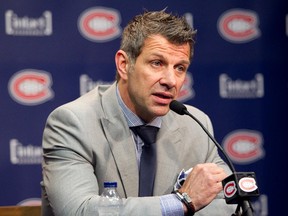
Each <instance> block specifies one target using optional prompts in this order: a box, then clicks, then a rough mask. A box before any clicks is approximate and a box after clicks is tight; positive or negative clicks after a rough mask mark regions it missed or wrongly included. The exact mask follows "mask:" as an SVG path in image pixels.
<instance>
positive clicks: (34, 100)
mask: <svg viewBox="0 0 288 216" xmlns="http://www.w3.org/2000/svg"><path fill="white" fill-rule="evenodd" d="M51 85H52V79H51V78H50V74H48V73H46V72H44V71H39V70H34V69H27V70H22V71H19V72H17V73H16V74H14V75H13V76H12V77H11V79H10V81H9V83H8V90H9V93H10V95H11V97H12V98H13V99H14V100H15V101H16V102H18V103H20V104H23V105H38V104H41V103H44V102H46V101H47V100H50V99H51V98H53V96H54V93H53V91H52V89H51Z"/></svg>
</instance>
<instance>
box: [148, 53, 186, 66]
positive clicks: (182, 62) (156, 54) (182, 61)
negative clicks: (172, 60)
mask: <svg viewBox="0 0 288 216" xmlns="http://www.w3.org/2000/svg"><path fill="white" fill-rule="evenodd" d="M150 56H155V57H158V58H162V59H166V58H165V57H164V56H163V55H162V54H160V53H151V54H150ZM190 63H191V62H190V60H180V61H179V64H187V65H190Z"/></svg>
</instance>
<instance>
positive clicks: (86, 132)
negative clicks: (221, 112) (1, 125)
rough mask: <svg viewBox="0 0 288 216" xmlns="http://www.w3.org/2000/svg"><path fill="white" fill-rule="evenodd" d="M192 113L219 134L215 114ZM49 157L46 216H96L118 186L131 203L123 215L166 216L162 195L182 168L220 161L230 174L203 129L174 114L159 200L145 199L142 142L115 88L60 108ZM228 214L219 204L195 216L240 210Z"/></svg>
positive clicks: (165, 142)
mask: <svg viewBox="0 0 288 216" xmlns="http://www.w3.org/2000/svg"><path fill="white" fill-rule="evenodd" d="M188 109H189V111H190V112H191V113H193V114H194V115H195V116H196V117H197V118H198V119H199V120H200V121H201V122H202V123H203V124H204V125H205V126H206V127H207V128H208V130H209V131H210V132H212V125H211V122H210V120H209V118H208V117H207V115H205V114H204V113H203V112H201V111H200V110H198V109H196V108H194V107H192V106H188ZM43 151H44V152H43V155H44V160H43V182H41V185H42V192H43V194H42V213H43V215H60V216H65V215H69V216H70V215H96V213H95V212H96V211H97V202H98V199H99V194H101V193H102V190H103V182H104V181H117V182H118V191H119V193H120V196H121V197H122V198H125V199H124V214H123V215H133V216H135V215H148V216H149V215H155V216H156V215H161V208H160V199H159V196H161V195H165V194H170V193H171V191H172V189H173V185H174V183H175V181H176V178H177V175H178V174H179V172H180V171H181V170H182V169H186V170H187V169H189V168H190V167H193V166H195V165H196V164H198V163H205V162H213V163H217V164H219V165H220V166H223V167H224V168H225V169H226V170H227V172H229V169H228V167H227V166H226V165H225V163H224V162H223V161H222V159H221V158H220V157H219V156H218V153H217V149H216V148H215V146H214V144H213V143H212V142H210V140H209V138H208V137H207V135H206V134H205V133H204V132H203V131H202V129H201V128H200V127H199V126H198V125H197V124H196V123H195V122H194V121H193V120H191V119H190V118H188V117H185V116H179V115H177V114H176V113H174V112H172V111H170V112H169V113H168V114H167V115H166V116H164V117H163V120H162V126H161V129H160V130H159V134H158V137H157V171H156V179H155V186H154V196H153V197H145V198H143V197H142V198H138V197H137V196H138V166H137V160H136V152H135V143H134V140H133V137H132V134H131V131H130V130H129V127H128V126H127V122H126V120H125V117H124V115H123V113H122V111H121V109H120V107H119V105H118V102H117V98H116V84H115V83H114V84H113V85H112V86H99V87H97V88H95V89H94V90H92V91H90V92H89V93H87V94H86V95H83V96H82V97H80V98H79V99H76V100H75V101H72V102H70V103H67V104H65V105H62V106H60V107H59V108H57V109H55V110H54V111H53V112H52V113H51V114H50V116H49V117H48V119H47V124H46V126H45V130H44V134H43ZM219 203H221V204H219ZM226 207H227V206H226V205H225V201H224V200H223V199H222V198H219V199H216V200H215V201H213V202H212V203H211V204H210V205H209V206H207V207H206V208H204V209H203V210H201V211H199V212H197V214H195V215H221V216H223V215H231V213H232V212H233V210H234V208H233V209H232V211H231V208H229V207H227V208H226ZM215 208H216V209H215ZM217 209H218V210H217ZM52 212H53V213H52ZM227 212H228V213H227Z"/></svg>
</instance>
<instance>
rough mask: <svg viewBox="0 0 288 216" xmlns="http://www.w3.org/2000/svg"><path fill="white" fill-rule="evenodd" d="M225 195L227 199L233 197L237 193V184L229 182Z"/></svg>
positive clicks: (226, 185)
mask: <svg viewBox="0 0 288 216" xmlns="http://www.w3.org/2000/svg"><path fill="white" fill-rule="evenodd" d="M223 190H224V195H225V197H227V198H230V197H233V196H234V194H235V193H236V191H237V188H236V183H235V182H234V181H229V182H227V183H226V184H225V186H224V189H223Z"/></svg>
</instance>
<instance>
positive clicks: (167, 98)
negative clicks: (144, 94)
mask: <svg viewBox="0 0 288 216" xmlns="http://www.w3.org/2000/svg"><path fill="white" fill-rule="evenodd" d="M153 95H154V96H155V97H157V98H158V100H157V102H158V103H165V104H168V103H170V102H171V100H172V99H173V95H172V94H171V93H165V92H158V93H154V94H153Z"/></svg>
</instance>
